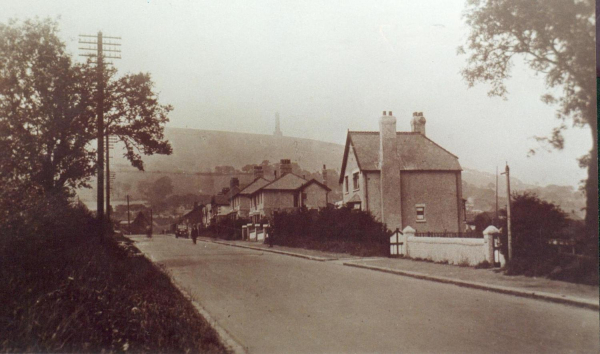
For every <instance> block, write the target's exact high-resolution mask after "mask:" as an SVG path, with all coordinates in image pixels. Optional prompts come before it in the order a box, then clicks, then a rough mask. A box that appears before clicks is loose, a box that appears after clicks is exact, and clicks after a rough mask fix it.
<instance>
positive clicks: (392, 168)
mask: <svg viewBox="0 0 600 354" xmlns="http://www.w3.org/2000/svg"><path fill="white" fill-rule="evenodd" d="M384 113H385V112H384ZM389 113H390V114H389V115H388V116H386V115H385V114H384V115H383V116H381V118H379V169H380V171H381V172H380V178H381V222H382V223H384V224H386V226H387V228H388V229H389V230H395V229H397V228H398V229H400V230H402V216H401V214H400V210H401V200H400V161H399V160H398V150H397V148H398V139H397V138H396V117H394V116H393V115H392V112H391V111H390V112H389Z"/></svg>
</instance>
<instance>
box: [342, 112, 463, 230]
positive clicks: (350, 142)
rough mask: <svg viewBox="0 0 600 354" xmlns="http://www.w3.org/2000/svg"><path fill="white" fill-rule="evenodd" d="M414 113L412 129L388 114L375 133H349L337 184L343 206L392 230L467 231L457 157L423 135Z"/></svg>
mask: <svg viewBox="0 0 600 354" xmlns="http://www.w3.org/2000/svg"><path fill="white" fill-rule="evenodd" d="M425 125H426V119H425V117H424V116H423V113H422V112H415V113H413V119H412V121H411V128H412V129H411V131H410V132H397V131H396V117H394V116H393V115H392V112H389V114H386V112H383V116H382V117H381V118H380V119H379V131H378V132H377V131H370V132H363V131H348V135H347V138H346V146H345V149H344V157H343V160H342V169H341V173H340V180H339V183H340V184H341V187H342V194H343V202H344V204H346V205H348V206H351V207H353V208H356V209H360V210H365V211H369V212H370V213H371V214H372V215H373V216H375V217H376V218H377V219H378V220H380V221H382V222H383V223H385V224H386V225H387V227H388V228H389V229H390V230H395V229H397V228H398V229H400V230H403V229H404V228H405V227H406V226H410V227H412V228H414V229H415V230H417V232H444V231H447V232H457V233H459V232H462V231H464V230H465V221H464V210H463V200H462V181H461V171H462V168H461V166H460V164H459V162H458V157H457V156H456V155H453V154H452V153H450V152H448V151H447V150H445V149H444V148H442V147H441V146H439V145H438V144H436V143H435V142H433V141H432V140H431V139H429V138H428V137H427V136H426V135H425Z"/></svg>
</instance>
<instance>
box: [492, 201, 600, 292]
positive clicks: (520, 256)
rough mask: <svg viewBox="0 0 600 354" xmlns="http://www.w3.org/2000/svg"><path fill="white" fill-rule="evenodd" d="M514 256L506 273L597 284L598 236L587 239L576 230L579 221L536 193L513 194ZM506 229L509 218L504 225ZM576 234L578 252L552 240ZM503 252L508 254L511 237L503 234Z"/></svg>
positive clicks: (503, 227) (573, 236) (582, 233)
mask: <svg viewBox="0 0 600 354" xmlns="http://www.w3.org/2000/svg"><path fill="white" fill-rule="evenodd" d="M511 206H512V235H513V246H512V248H513V259H512V260H509V262H508V264H507V266H506V274H507V275H526V276H536V277H540V276H548V277H550V278H553V279H559V280H565V281H571V282H576V283H586V284H598V258H597V239H595V240H587V239H586V238H585V233H584V232H583V231H582V230H581V232H575V233H574V232H573V231H574V230H575V231H577V230H578V228H577V227H576V226H577V225H576V223H574V222H572V221H570V220H569V219H568V218H567V215H566V214H565V213H564V212H563V211H562V210H561V209H560V207H558V206H557V205H556V204H553V203H550V202H547V201H544V200H541V199H539V198H538V197H537V196H536V195H535V194H531V193H527V192H525V193H522V194H514V195H513V196H512V204H511ZM501 226H502V229H503V230H506V222H505V221H504V223H503V224H502V225H501ZM573 238H575V241H576V242H578V245H577V248H579V251H581V253H583V254H580V255H579V256H574V255H569V254H562V253H559V252H558V248H557V247H556V246H553V245H550V244H549V242H548V241H549V240H553V239H568V240H571V239H573ZM501 240H502V245H503V249H502V253H503V254H504V255H507V254H508V237H507V235H506V232H504V233H503V234H502V235H501Z"/></svg>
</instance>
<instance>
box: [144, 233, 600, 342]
mask: <svg viewBox="0 0 600 354" xmlns="http://www.w3.org/2000/svg"><path fill="white" fill-rule="evenodd" d="M133 239H134V240H135V241H137V242H136V246H137V247H138V248H139V249H140V250H141V251H142V252H144V253H145V254H146V255H147V256H148V257H149V258H150V259H152V260H153V261H155V262H157V263H161V264H163V265H165V266H166V268H167V269H168V270H169V272H170V273H171V274H172V276H173V278H174V280H175V281H176V282H177V283H178V284H179V285H180V286H181V287H183V288H184V289H186V290H187V291H188V292H189V293H190V295H192V296H193V297H194V298H195V299H196V300H197V301H198V302H199V303H200V304H201V305H202V306H203V307H204V308H205V309H206V310H207V311H208V312H209V313H210V314H211V316H213V318H214V319H215V320H216V321H217V322H218V323H219V324H220V325H221V326H222V327H223V328H225V330H227V332H228V333H230V334H231V335H232V337H233V338H234V339H235V340H236V341H238V342H239V343H240V344H241V345H243V346H244V347H246V348H247V350H248V351H249V352H250V353H342V352H343V353H366V352H369V353H372V352H381V353H389V352H405V353H425V352H427V353H431V352H434V353H497V352H504V353H506V352H510V353H570V352H573V353H588V352H589V353H598V352H599V350H600V348H599V347H600V345H599V339H598V333H599V314H598V312H594V311H591V310H587V309H579V308H575V307H571V306H566V305H561V304H554V303H547V302H542V301H539V300H533V299H526V298H520V297H514V296H510V295H505V294H497V293H491V292H486V291H482V290H476V289H467V288H461V287H458V286H454V285H450V284H442V283H435V282H429V281H425V280H419V279H413V278H407V277H401V276H397V275H393V274H386V273H380V272H375V271H370V270H364V269H357V268H352V267H347V266H343V265H341V264H340V263H339V262H316V261H310V260H305V259H300V258H295V257H290V256H285V255H279V254H274V253H268V252H262V251H254V250H247V249H240V248H236V247H229V246H225V245H217V244H213V243H206V242H198V244H197V245H194V244H192V241H191V240H188V239H175V237H174V236H164V235H156V236H154V237H153V238H152V239H146V238H144V237H142V236H139V237H137V236H134V237H133Z"/></svg>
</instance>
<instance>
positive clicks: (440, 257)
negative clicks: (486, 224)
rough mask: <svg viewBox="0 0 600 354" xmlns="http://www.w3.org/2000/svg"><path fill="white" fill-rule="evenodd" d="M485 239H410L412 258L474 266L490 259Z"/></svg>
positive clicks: (409, 251)
mask: <svg viewBox="0 0 600 354" xmlns="http://www.w3.org/2000/svg"><path fill="white" fill-rule="evenodd" d="M486 241H487V240H486V239H483V238H450V237H416V236H412V237H408V238H407V242H408V254H409V256H410V257H411V258H423V259H430V260H432V261H434V262H444V261H448V263H450V264H460V265H467V264H468V265H470V266H474V265H477V264H479V263H481V262H483V261H488V262H490V263H492V260H491V259H489V255H488V254H489V247H488V245H487V242H486Z"/></svg>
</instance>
